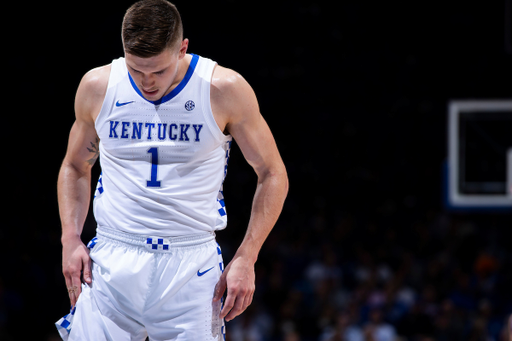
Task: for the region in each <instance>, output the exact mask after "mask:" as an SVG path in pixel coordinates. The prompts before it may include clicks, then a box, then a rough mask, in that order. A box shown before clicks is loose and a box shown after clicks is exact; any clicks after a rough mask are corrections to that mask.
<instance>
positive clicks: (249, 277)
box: [213, 256, 255, 321]
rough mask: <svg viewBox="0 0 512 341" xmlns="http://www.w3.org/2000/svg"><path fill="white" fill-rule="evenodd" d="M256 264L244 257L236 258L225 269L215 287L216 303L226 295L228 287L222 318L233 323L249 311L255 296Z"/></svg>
mask: <svg viewBox="0 0 512 341" xmlns="http://www.w3.org/2000/svg"><path fill="white" fill-rule="evenodd" d="M254 280H255V275H254V263H252V262H250V261H248V260H247V259H245V258H244V257H236V256H235V258H234V259H233V260H232V261H231V262H230V263H229V264H228V266H227V267H226V268H225V269H224V272H223V274H222V276H220V279H219V282H218V283H217V285H216V286H215V295H214V297H213V300H214V301H218V300H220V299H221V298H222V296H223V295H224V292H225V291H226V287H227V290H228V294H227V296H226V301H225V302H224V307H223V308H222V310H221V312H220V318H225V319H226V321H231V320H232V319H234V318H235V317H236V316H238V315H240V314H241V313H243V312H244V311H245V309H247V307H248V306H249V305H250V304H251V302H252V297H253V295H254V289H255V285H254Z"/></svg>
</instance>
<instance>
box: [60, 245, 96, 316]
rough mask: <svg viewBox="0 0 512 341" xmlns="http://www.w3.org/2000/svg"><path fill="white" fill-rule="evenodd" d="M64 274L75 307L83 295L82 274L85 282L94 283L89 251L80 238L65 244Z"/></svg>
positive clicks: (63, 250) (63, 249) (70, 298)
mask: <svg viewBox="0 0 512 341" xmlns="http://www.w3.org/2000/svg"><path fill="white" fill-rule="evenodd" d="M62 273H63V274H64V278H65V279H66V287H67V288H68V294H69V300H70V301H71V306H72V307H74V306H75V304H76V301H77V300H78V297H79V296H80V294H81V293H82V273H83V280H84V281H85V282H87V283H89V284H90V283H92V275H91V258H90V257H89V249H88V248H87V247H86V246H85V245H84V243H82V241H81V240H80V238H75V239H72V240H67V241H66V242H63V248H62Z"/></svg>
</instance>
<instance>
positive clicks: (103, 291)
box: [57, 0, 288, 341]
mask: <svg viewBox="0 0 512 341" xmlns="http://www.w3.org/2000/svg"><path fill="white" fill-rule="evenodd" d="M122 38H123V46H124V50H125V56H124V58H119V59H117V60H114V61H113V62H112V63H111V64H109V65H106V66H103V67H99V68H96V69H93V70H91V71H90V72H88V73H87V74H86V75H85V76H84V77H83V79H82V81H81V83H80V85H79V87H78V90H77V94H76V101H75V113H76V121H75V123H74V124H73V126H72V128H71V132H70V136H69V142H68V150H67V153H66V156H65V158H64V161H63V163H62V167H61V170H60V173H59V179H58V199H59V211H60V216H61V221H62V245H63V254H62V257H63V273H64V277H65V280H66V285H67V288H68V292H69V298H70V301H71V305H72V311H71V312H70V314H69V315H67V316H66V317H65V318H63V319H61V320H60V321H59V322H57V327H58V328H59V331H60V333H61V335H62V337H63V339H65V340H67V339H69V340H94V341H101V340H116V341H119V340H144V339H145V338H146V337H147V336H149V339H150V340H201V341H204V340H221V339H223V333H224V328H223V323H224V322H223V321H224V318H225V320H226V321H229V320H232V319H233V318H235V317H236V316H237V315H239V314H241V313H242V312H243V311H244V310H245V309H246V308H247V307H248V306H249V305H250V304H251V301H252V298H253V293H254V290H255V285H254V281H255V274H254V263H255V262H256V259H257V257H258V253H259V250H260V248H261V247H262V244H263V242H264V240H265V239H266V237H267V235H268V234H269V232H270V230H271V229H272V227H273V225H274V224H275V222H276V220H277V218H278V216H279V214H280V212H281V209H282V205H283V202H284V199H285V197H286V193H287V188H288V180H287V175H286V170H285V167H284V165H283V162H282V160H281V157H280V155H279V152H278V150H277V147H276V144H275V141H274V138H273V136H272V134H271V131H270V129H269V127H268V126H267V124H266V122H265V120H264V119H263V117H262V116H261V114H260V112H259V108H258V103H257V100H256V97H255V94H254V92H253V90H252V89H251V87H250V86H249V84H248V83H247V82H246V81H245V80H244V78H242V77H241V76H240V75H239V74H238V73H236V72H235V71H232V70H230V69H227V68H224V67H221V66H219V65H217V64H216V63H214V62H213V61H211V60H209V59H207V58H203V57H200V56H197V55H194V54H187V48H188V40H187V39H184V38H183V28H182V23H181V19H180V15H179V13H178V11H177V10H176V7H175V6H174V5H172V4H171V3H169V2H167V1H166V0H143V1H140V2H137V3H135V4H134V5H133V6H132V7H130V8H129V9H128V11H127V12H126V14H125V17H124V20H123V26H122ZM232 138H234V139H235V140H236V141H237V143H238V145H239V146H240V149H241V150H242V152H243V155H244V157H245V158H246V160H247V161H248V163H249V164H250V165H251V166H252V167H253V168H254V170H255V172H256V174H257V176H258V182H257V187H256V193H255V195H254V199H253V206H252V212H251V217H250V221H249V224H248V227H247V232H246V235H245V237H244V239H243V241H242V243H241V245H240V246H239V248H238V250H237V252H236V254H235V255H234V257H233V259H232V260H231V262H230V263H229V264H228V265H227V266H226V267H225V268H224V266H223V263H222V258H221V257H222V256H221V251H220V247H219V246H218V245H217V243H216V242H215V234H214V232H215V231H216V230H221V229H223V228H225V226H226V223H227V220H226V209H225V205H224V197H223V191H222V184H223V181H224V177H225V175H226V170H227V163H228V159H229V150H230V146H231V141H232ZM98 157H99V158H100V164H101V169H102V174H101V176H100V179H99V181H98V184H97V188H96V192H95V197H94V214H95V218H96V221H97V223H98V228H97V235H96V237H95V238H94V239H93V240H92V241H91V242H90V243H89V244H88V246H85V245H84V244H83V243H82V242H81V239H80V235H81V232H82V227H83V224H84V221H85V218H86V214H87V211H88V205H89V200H90V195H91V193H90V190H89V188H90V181H91V167H92V166H93V165H94V163H95V161H96V159H97V158H98ZM226 290H227V296H226V298H225V301H223V299H222V297H223V295H224V293H225V292H226ZM221 301H223V306H222V307H221Z"/></svg>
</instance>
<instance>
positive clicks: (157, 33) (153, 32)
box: [122, 0, 183, 58]
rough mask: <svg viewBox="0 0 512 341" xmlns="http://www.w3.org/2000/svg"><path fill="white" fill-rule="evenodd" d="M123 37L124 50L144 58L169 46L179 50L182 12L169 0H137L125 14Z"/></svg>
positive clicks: (157, 53) (181, 35)
mask: <svg viewBox="0 0 512 341" xmlns="http://www.w3.org/2000/svg"><path fill="white" fill-rule="evenodd" d="M122 38H123V46H124V50H125V52H126V53H129V54H132V55H134V56H137V57H141V58H149V57H154V56H156V55H159V54H160V53H162V52H163V51H164V50H166V49H171V50H176V49H178V50H179V45H180V43H181V42H182V40H183V25H182V23H181V16H180V13H179V12H178V10H177V9H176V6H174V5H173V4H171V3H170V2H168V1H166V0H141V1H139V2H136V3H135V4H133V5H132V6H131V7H130V8H129V9H128V10H127V11H126V14H125V16H124V19H123V27H122Z"/></svg>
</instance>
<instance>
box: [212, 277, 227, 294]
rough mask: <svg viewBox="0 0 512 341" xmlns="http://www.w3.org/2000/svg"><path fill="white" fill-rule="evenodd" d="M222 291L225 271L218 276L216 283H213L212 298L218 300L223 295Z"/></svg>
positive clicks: (224, 284) (224, 285) (224, 286)
mask: <svg viewBox="0 0 512 341" xmlns="http://www.w3.org/2000/svg"><path fill="white" fill-rule="evenodd" d="M224 291H226V273H225V272H224V273H223V274H222V276H220V278H219V281H218V282H217V285H215V291H214V294H213V300H214V301H218V300H220V299H221V298H222V296H223V295H224Z"/></svg>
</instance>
